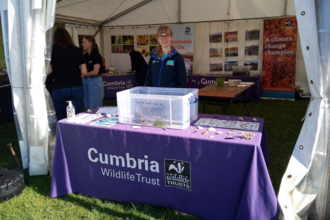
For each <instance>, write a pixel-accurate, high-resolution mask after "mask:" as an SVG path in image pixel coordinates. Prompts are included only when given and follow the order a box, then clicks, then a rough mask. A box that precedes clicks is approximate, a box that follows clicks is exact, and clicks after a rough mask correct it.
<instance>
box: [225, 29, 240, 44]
mask: <svg viewBox="0 0 330 220" xmlns="http://www.w3.org/2000/svg"><path fill="white" fill-rule="evenodd" d="M237 39H238V31H231V32H225V42H237Z"/></svg>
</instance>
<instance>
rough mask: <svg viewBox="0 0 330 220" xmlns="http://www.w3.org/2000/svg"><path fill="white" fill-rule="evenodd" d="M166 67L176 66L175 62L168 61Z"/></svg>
mask: <svg viewBox="0 0 330 220" xmlns="http://www.w3.org/2000/svg"><path fill="white" fill-rule="evenodd" d="M166 65H170V66H174V60H168V61H167V63H166Z"/></svg>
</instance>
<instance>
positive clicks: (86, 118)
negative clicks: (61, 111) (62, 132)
mask: <svg viewBox="0 0 330 220" xmlns="http://www.w3.org/2000/svg"><path fill="white" fill-rule="evenodd" d="M100 117H102V115H95V114H86V113H81V114H80V115H77V116H76V117H73V118H69V119H68V120H67V122H73V123H78V124H85V123H87V122H90V121H92V120H94V119H96V118H100Z"/></svg>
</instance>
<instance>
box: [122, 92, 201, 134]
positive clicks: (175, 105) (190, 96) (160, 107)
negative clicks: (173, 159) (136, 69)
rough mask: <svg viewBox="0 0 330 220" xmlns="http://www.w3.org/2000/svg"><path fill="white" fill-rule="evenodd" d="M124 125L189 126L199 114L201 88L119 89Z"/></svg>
mask: <svg viewBox="0 0 330 220" xmlns="http://www.w3.org/2000/svg"><path fill="white" fill-rule="evenodd" d="M117 106H118V119H119V122H120V123H123V124H134V125H145V126H155V127H166V128H174V129H186V128H187V127H189V125H190V122H192V121H194V120H196V119H197V117H198V89H188V88H158V87H135V88H132V89H127V90H124V91H121V92H117Z"/></svg>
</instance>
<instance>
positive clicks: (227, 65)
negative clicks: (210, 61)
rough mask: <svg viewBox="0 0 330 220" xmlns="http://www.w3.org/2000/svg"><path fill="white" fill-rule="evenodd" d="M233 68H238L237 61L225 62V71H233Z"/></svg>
mask: <svg viewBox="0 0 330 220" xmlns="http://www.w3.org/2000/svg"><path fill="white" fill-rule="evenodd" d="M233 66H238V62H237V61H226V62H225V71H233Z"/></svg>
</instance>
